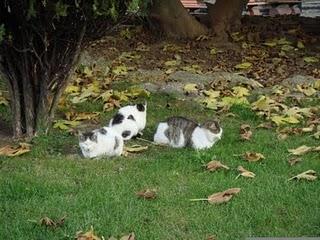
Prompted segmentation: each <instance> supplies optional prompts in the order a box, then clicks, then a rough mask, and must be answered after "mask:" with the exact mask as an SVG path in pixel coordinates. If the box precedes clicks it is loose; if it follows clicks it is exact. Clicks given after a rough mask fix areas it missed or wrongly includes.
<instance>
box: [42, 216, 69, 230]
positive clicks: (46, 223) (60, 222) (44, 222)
mask: <svg viewBox="0 0 320 240" xmlns="http://www.w3.org/2000/svg"><path fill="white" fill-rule="evenodd" d="M65 219H66V217H62V218H60V219H58V220H52V219H50V218H48V217H44V218H41V219H40V221H39V222H40V225H42V226H46V227H53V228H55V227H60V226H62V225H63V224H64V221H65Z"/></svg>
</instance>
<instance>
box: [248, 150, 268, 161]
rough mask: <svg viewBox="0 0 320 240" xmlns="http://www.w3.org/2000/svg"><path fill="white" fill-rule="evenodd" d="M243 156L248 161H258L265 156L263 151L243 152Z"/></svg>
mask: <svg viewBox="0 0 320 240" xmlns="http://www.w3.org/2000/svg"><path fill="white" fill-rule="evenodd" d="M243 158H244V159H245V160H247V161H248V162H257V161H259V160H262V159H264V158H265V157H264V156H263V155H262V154H261V153H257V152H245V153H244V154H243Z"/></svg>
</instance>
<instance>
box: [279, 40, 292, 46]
mask: <svg viewBox="0 0 320 240" xmlns="http://www.w3.org/2000/svg"><path fill="white" fill-rule="evenodd" d="M278 44H279V45H291V44H292V42H290V41H288V40H287V39H286V38H280V39H279V40H278Z"/></svg>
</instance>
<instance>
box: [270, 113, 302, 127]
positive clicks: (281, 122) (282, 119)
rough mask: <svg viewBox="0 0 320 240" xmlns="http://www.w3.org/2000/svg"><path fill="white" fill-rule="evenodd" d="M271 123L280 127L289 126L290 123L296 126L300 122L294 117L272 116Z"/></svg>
mask: <svg viewBox="0 0 320 240" xmlns="http://www.w3.org/2000/svg"><path fill="white" fill-rule="evenodd" d="M271 121H272V122H274V123H275V124H277V125H278V126H280V125H284V124H288V123H292V124H296V123H299V122H300V121H299V119H297V118H296V117H294V116H280V115H274V116H272V117H271Z"/></svg>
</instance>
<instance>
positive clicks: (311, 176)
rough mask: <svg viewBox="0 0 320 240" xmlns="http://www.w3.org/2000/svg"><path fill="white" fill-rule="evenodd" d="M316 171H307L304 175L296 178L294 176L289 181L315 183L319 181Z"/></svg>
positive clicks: (301, 174)
mask: <svg viewBox="0 0 320 240" xmlns="http://www.w3.org/2000/svg"><path fill="white" fill-rule="evenodd" d="M316 174H317V173H316V171H314V170H308V171H305V172H303V173H300V174H298V175H296V176H293V177H292V178H289V179H288V181H291V180H302V179H303V180H307V181H314V180H316V179H317V176H316Z"/></svg>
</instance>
